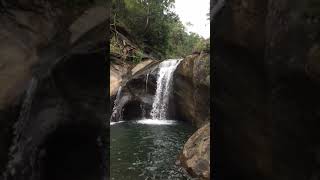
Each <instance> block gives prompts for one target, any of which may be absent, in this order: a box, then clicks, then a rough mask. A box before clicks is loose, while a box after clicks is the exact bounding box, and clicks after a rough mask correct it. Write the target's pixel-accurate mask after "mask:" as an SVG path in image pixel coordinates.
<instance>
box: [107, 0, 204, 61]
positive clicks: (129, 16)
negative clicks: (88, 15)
mask: <svg viewBox="0 0 320 180" xmlns="http://www.w3.org/2000/svg"><path fill="white" fill-rule="evenodd" d="M173 5H174V0H112V15H113V19H112V22H111V23H113V24H116V25H120V26H122V27H124V28H126V29H127V30H128V32H129V33H130V34H132V35H133V36H134V37H135V38H136V40H137V41H138V43H139V44H145V47H146V48H148V49H152V50H153V51H157V53H160V54H161V57H160V58H169V57H172V58H174V57H183V56H185V55H187V54H191V53H192V51H194V50H195V49H201V48H203V47H204V45H203V43H201V42H203V41H204V39H203V38H202V37H200V36H199V35H197V34H195V33H187V32H186V29H185V27H184V25H183V24H182V23H181V21H180V20H179V17H178V16H177V14H175V13H174V12H172V11H171V9H172V7H173ZM195 46H196V47H195Z"/></svg>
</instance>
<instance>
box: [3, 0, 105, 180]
mask: <svg viewBox="0 0 320 180" xmlns="http://www.w3.org/2000/svg"><path fill="white" fill-rule="evenodd" d="M41 2H42V1H41ZM1 3H2V2H1ZM12 3H13V4H11V2H10V3H7V5H9V6H8V7H5V9H6V11H5V12H1V14H0V19H1V21H0V24H1V28H0V36H1V37H2V39H3V40H2V41H1V43H0V47H3V48H1V50H0V55H1V57H3V58H1V60H0V74H1V75H0V77H1V78H0V86H1V87H2V88H1V90H0V124H1V133H0V173H1V175H2V174H4V176H5V177H6V179H26V180H27V179H32V180H37V179H50V178H48V177H49V176H50V177H51V178H56V179H101V177H102V176H104V175H105V174H106V173H107V172H105V171H106V170H107V168H106V163H107V157H108V155H107V154H105V152H103V151H101V149H106V147H104V146H106V144H107V143H108V138H106V137H107V133H108V129H107V127H108V126H106V124H107V123H106V119H105V117H106V114H107V113H109V112H108V109H109V108H108V107H107V105H106V103H105V102H106V99H107V97H108V88H107V86H108V83H107V82H106V81H107V74H106V73H107V72H108V71H107V67H106V61H105V57H106V56H105V49H107V47H108V46H107V47H106V43H105V35H106V31H107V30H106V28H105V27H108V26H107V25H106V24H107V22H108V11H107V8H106V7H102V6H99V5H97V6H95V5H94V7H89V6H86V7H81V8H78V9H77V10H75V11H77V12H74V11H73V10H70V9H65V8H63V7H61V6H58V5H57V4H55V3H54V4H51V3H48V2H43V3H40V1H37V0H35V1H32V3H31V2H30V4H32V5H34V3H36V6H35V8H30V6H29V5H30V4H28V3H27V5H26V4H24V1H21V2H20V1H14V2H12ZM56 3H58V4H59V3H61V2H56ZM22 7H23V8H22ZM0 8H1V10H2V8H3V7H0ZM26 9H28V10H27V11H26ZM57 27H59V28H57ZM99 49H101V50H102V51H99ZM107 61H108V60H107ZM31 79H32V81H34V82H37V83H35V86H34V88H35V90H34V93H33V94H34V95H33V96H32V98H31V99H32V104H31V105H30V111H29V112H28V114H29V115H28V117H26V118H24V122H23V123H17V122H18V120H19V119H21V118H19V113H20V112H21V109H23V107H22V104H23V103H24V100H25V99H26V97H27V96H26V95H24V94H27V93H25V92H27V91H28V82H30V80H31ZM14 124H21V126H19V128H18V129H19V130H17V128H16V127H14V126H13V125H14ZM14 131H16V133H15V132H14ZM81 135H82V136H81ZM80 142H81V143H80ZM93 152H95V153H93ZM59 154H60V155H61V156H59V157H57V156H58V155H59ZM92 154H94V155H95V156H92ZM69 155H70V157H71V159H69V160H68V159H65V158H64V157H67V156H69ZM89 156H90V157H89ZM91 156H92V157H91ZM78 157H83V159H82V160H80V161H79V159H78ZM85 163H88V164H85ZM62 164H64V165H65V166H62ZM42 167H43V168H42ZM48 167H50V168H48ZM63 167H65V168H71V167H72V168H73V170H75V171H78V172H83V173H77V174H75V173H73V172H70V173H69V174H68V173H67V174H66V173H64V170H65V169H63ZM89 167H90V168H89ZM87 168H89V169H90V170H89V171H83V170H82V169H87ZM4 172H5V173H4ZM59 172H60V173H61V174H59ZM87 172H88V173H89V174H85V173H87ZM57 173H58V174H57ZM52 174H55V175H56V176H51V175H52ZM1 179H2V177H1Z"/></svg>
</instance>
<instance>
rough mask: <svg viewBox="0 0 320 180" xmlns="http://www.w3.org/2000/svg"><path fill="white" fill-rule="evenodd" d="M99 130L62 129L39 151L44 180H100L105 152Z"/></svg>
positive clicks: (84, 127)
mask: <svg viewBox="0 0 320 180" xmlns="http://www.w3.org/2000/svg"><path fill="white" fill-rule="evenodd" d="M98 132H99V131H98V130H97V128H92V127H91V128H90V127H89V126H87V125H69V126H64V127H60V128H59V129H57V130H56V131H55V132H54V133H52V134H51V135H49V137H48V138H47V140H46V141H45V143H44V144H43V146H42V147H41V148H40V149H41V152H40V153H39V154H42V155H40V156H43V157H42V158H41V160H40V164H41V165H40V167H41V170H40V177H41V178H40V179H41V180H100V179H101V177H103V173H104V172H103V169H102V166H101V165H102V160H103V159H104V158H103V157H102V153H103V152H102V151H103V150H102V148H100V147H99V145H98V143H97V138H98V136H99V135H98Z"/></svg>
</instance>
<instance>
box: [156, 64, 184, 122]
mask: <svg viewBox="0 0 320 180" xmlns="http://www.w3.org/2000/svg"><path fill="white" fill-rule="evenodd" d="M181 60H182V59H170V60H166V61H163V62H161V63H160V65H159V72H158V79H157V90H156V94H155V96H154V100H153V104H152V110H151V113H150V115H151V117H152V119H166V116H167V109H168V104H169V95H170V91H171V84H172V76H173V73H174V71H175V70H176V68H177V67H178V65H179V63H180V62H181Z"/></svg>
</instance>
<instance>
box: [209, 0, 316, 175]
mask: <svg viewBox="0 0 320 180" xmlns="http://www.w3.org/2000/svg"><path fill="white" fill-rule="evenodd" d="M319 9H320V6H319V4H318V3H315V1H312V0H307V1H288V0H280V1H276V0H269V1H262V2H261V1H255V0H252V1H228V2H227V3H226V6H225V7H224V9H223V10H222V11H221V12H220V13H219V14H218V15H217V16H216V17H215V22H214V23H215V24H214V27H215V34H214V37H213V42H214V43H215V44H214V52H213V55H214V57H213V59H214V62H215V63H214V66H215V68H214V69H215V70H216V72H215V74H216V76H215V77H214V83H215V84H214V85H213V87H214V88H213V89H214V91H215V92H214V105H215V112H214V116H215V119H216V125H215V126H216V129H215V133H216V140H217V146H216V154H217V155H216V156H215V157H216V159H215V167H216V169H215V171H216V174H217V177H216V178H217V179H235V178H237V179H275V180H277V179H279V180H280V179H292V180H295V179H297V180H298V179H318V178H319V177H320V176H319V174H320V173H319V168H318V167H319V162H318V160H317V157H318V154H319V150H318V147H319V145H320V142H319V140H318V139H319V138H318V130H317V129H318V128H319V125H320V124H319V122H318V120H319V117H320V116H319V113H318V112H319V107H320V104H319V99H320V97H319V93H318V92H319V90H320V83H319V78H318V74H319V69H318V63H317V62H316V60H315V59H317V57H318V55H317V54H318V44H319V27H320V26H319V25H320V24H319V23H320V21H319V15H320V14H319ZM260 10H261V11H260ZM243 17H245V18H243ZM235 35H236V36H237V37H234V36H235ZM256 35H257V36H256ZM250 36H251V38H250V39H248V37H250ZM254 37H256V38H254Z"/></svg>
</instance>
